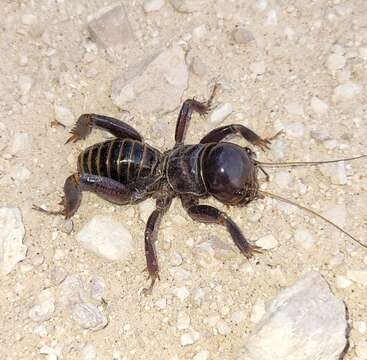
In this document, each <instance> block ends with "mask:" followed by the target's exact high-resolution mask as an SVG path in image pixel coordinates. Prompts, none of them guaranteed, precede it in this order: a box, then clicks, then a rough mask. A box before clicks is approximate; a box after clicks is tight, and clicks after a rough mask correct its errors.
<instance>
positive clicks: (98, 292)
mask: <svg viewBox="0 0 367 360" xmlns="http://www.w3.org/2000/svg"><path fill="white" fill-rule="evenodd" d="M105 288H106V282H105V281H104V279H103V278H101V277H99V276H93V277H92V279H91V281H90V296H91V298H92V299H94V300H96V301H98V302H101V301H102V299H103V295H104V292H105Z"/></svg>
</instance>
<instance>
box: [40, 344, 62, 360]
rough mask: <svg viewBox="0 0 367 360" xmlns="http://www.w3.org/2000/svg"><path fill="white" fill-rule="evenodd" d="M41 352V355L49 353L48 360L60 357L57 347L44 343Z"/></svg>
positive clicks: (55, 359)
mask: <svg viewBox="0 0 367 360" xmlns="http://www.w3.org/2000/svg"><path fill="white" fill-rule="evenodd" d="M40 354H41V355H48V356H47V360H57V359H58V352H57V350H56V349H54V348H52V347H50V346H47V345H43V346H42V347H41V348H40Z"/></svg>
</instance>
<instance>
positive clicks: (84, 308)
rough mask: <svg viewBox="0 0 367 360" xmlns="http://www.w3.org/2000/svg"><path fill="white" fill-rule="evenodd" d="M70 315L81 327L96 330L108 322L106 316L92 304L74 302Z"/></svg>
mask: <svg viewBox="0 0 367 360" xmlns="http://www.w3.org/2000/svg"><path fill="white" fill-rule="evenodd" d="M72 316H73V319H74V320H75V321H76V322H77V323H78V324H79V325H80V326H81V327H82V328H83V329H90V330H94V331H97V330H101V329H103V328H104V327H106V326H107V324H108V319H107V317H106V316H105V315H104V314H103V313H102V312H101V311H100V310H99V309H98V307H97V306H96V305H94V304H89V303H80V304H75V305H74V306H73V307H72Z"/></svg>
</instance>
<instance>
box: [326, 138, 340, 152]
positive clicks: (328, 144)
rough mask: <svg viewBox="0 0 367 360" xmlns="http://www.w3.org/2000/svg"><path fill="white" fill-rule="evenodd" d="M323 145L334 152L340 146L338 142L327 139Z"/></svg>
mask: <svg viewBox="0 0 367 360" xmlns="http://www.w3.org/2000/svg"><path fill="white" fill-rule="evenodd" d="M323 145H324V147H325V149H328V150H334V149H335V148H336V147H337V146H338V142H337V141H336V140H335V139H326V140H325V141H324V143H323Z"/></svg>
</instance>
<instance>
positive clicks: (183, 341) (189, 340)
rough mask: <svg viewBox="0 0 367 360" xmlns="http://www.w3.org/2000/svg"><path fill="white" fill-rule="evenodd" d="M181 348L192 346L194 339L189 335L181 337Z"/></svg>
mask: <svg viewBox="0 0 367 360" xmlns="http://www.w3.org/2000/svg"><path fill="white" fill-rule="evenodd" d="M180 342H181V346H187V345H192V344H193V343H194V337H193V336H192V335H191V334H190V333H186V334H182V335H181V339H180Z"/></svg>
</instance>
